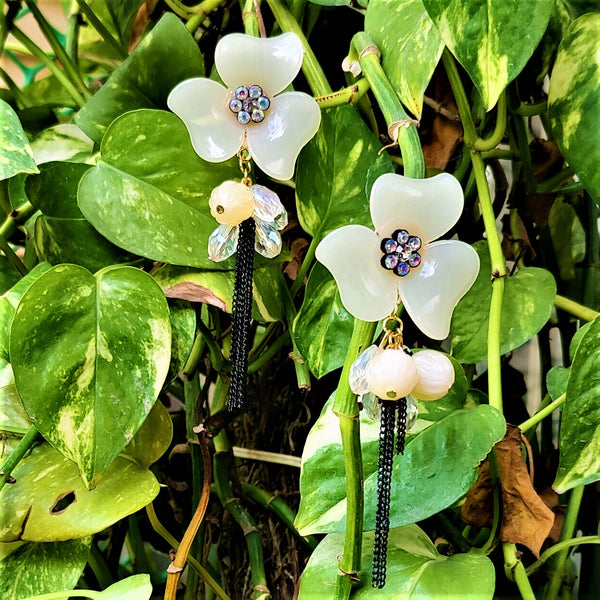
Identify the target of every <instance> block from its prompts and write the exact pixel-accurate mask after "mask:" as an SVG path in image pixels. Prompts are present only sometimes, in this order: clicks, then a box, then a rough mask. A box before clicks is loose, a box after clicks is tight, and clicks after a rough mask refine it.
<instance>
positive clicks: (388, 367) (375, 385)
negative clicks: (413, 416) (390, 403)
mask: <svg viewBox="0 0 600 600" xmlns="http://www.w3.org/2000/svg"><path fill="white" fill-rule="evenodd" d="M365 379H366V382H367V385H368V387H369V391H370V392H372V393H373V394H375V395H376V396H377V397H378V398H381V399H382V400H399V399H400V398H404V397H406V396H407V395H408V394H410V393H411V392H412V390H413V388H414V387H415V385H416V383H417V379H418V374H417V367H416V366H415V363H414V360H413V357H412V356H410V355H409V354H407V353H406V352H404V350H400V349H391V348H388V349H386V350H383V351H382V352H380V353H379V354H376V355H375V356H374V357H373V358H372V359H371V361H370V362H369V366H368V367H367V370H366V373H365Z"/></svg>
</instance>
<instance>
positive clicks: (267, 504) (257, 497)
mask: <svg viewBox="0 0 600 600" xmlns="http://www.w3.org/2000/svg"><path fill="white" fill-rule="evenodd" d="M242 492H243V493H244V494H245V495H246V496H248V498H250V499H252V500H254V502H256V503H257V504H260V506H262V507H263V508H266V509H267V510H269V511H271V512H272V513H273V514H274V515H276V516H277V517H279V519H281V521H282V523H283V524H284V525H285V526H286V527H287V528H288V529H289V530H290V531H291V532H292V533H293V534H294V536H295V537H297V538H298V539H299V540H300V541H301V542H302V543H303V544H304V545H305V546H306V547H307V548H308V549H309V550H314V549H315V548H316V547H317V545H318V544H319V540H318V539H317V538H315V536H314V535H308V536H303V535H300V533H299V532H298V530H297V529H296V528H295V527H294V519H295V518H296V515H295V513H294V511H293V510H292V509H291V508H290V507H289V506H288V505H287V504H286V503H285V501H284V500H283V498H281V497H280V496H275V495H273V494H271V493H270V492H267V491H265V490H263V489H261V488H259V487H256V486H255V485H250V484H249V483H242Z"/></svg>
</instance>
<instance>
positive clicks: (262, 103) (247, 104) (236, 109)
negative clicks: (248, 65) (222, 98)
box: [229, 85, 271, 125]
mask: <svg viewBox="0 0 600 600" xmlns="http://www.w3.org/2000/svg"><path fill="white" fill-rule="evenodd" d="M234 94H235V95H234V97H233V98H232V99H231V100H230V102H229V110H230V111H231V112H232V113H234V114H235V115H236V116H237V120H238V123H241V124H242V125H248V123H260V122H261V121H264V119H265V113H266V112H267V111H268V110H269V106H271V101H270V100H269V98H268V97H267V96H265V95H264V93H263V90H262V88H261V87H260V85H251V86H249V87H246V86H245V85H240V86H239V87H237V88H235V92H234Z"/></svg>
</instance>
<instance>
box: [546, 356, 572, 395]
mask: <svg viewBox="0 0 600 600" xmlns="http://www.w3.org/2000/svg"><path fill="white" fill-rule="evenodd" d="M568 379H569V369H565V367H563V366H561V365H557V366H556V367H552V368H551V369H550V370H549V371H548V374H547V375H546V387H547V388H548V394H550V398H552V400H557V399H558V398H559V397H560V396H562V395H563V394H564V393H565V392H566V390H567V381H568Z"/></svg>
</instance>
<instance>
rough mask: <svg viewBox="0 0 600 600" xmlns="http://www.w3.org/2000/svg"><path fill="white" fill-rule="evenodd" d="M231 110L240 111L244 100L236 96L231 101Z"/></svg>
mask: <svg viewBox="0 0 600 600" xmlns="http://www.w3.org/2000/svg"><path fill="white" fill-rule="evenodd" d="M229 110H230V111H232V112H234V113H238V112H240V110H242V102H241V101H240V100H238V99H237V98H234V99H233V100H232V101H231V102H230V103H229Z"/></svg>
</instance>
